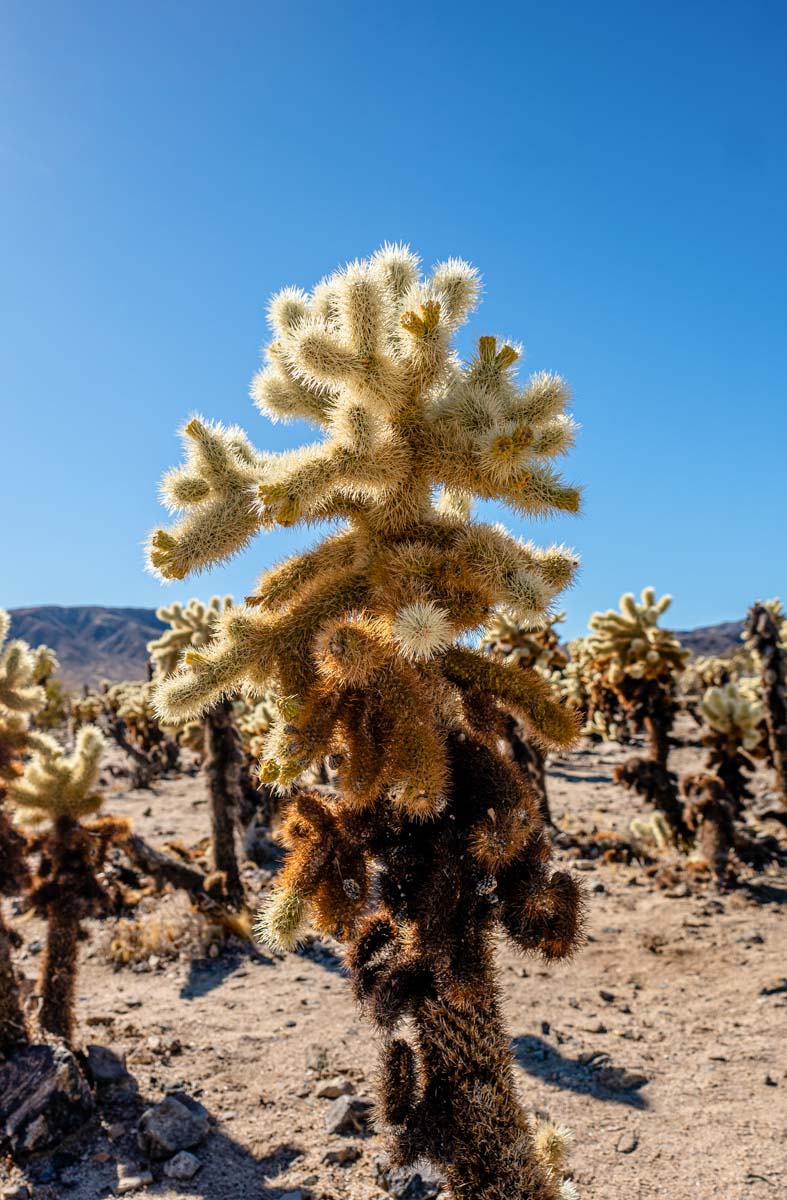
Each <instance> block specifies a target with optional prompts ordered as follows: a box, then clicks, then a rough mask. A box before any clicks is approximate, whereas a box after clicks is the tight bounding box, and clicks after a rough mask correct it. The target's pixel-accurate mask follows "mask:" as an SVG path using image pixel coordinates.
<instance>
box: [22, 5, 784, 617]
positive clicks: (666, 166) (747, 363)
mask: <svg viewBox="0 0 787 1200" xmlns="http://www.w3.org/2000/svg"><path fill="white" fill-rule="evenodd" d="M0 30H1V31H2V36H0V167H1V169H2V175H3V179H4V185H3V188H2V190H0V239H1V242H0V257H1V260H2V264H3V268H2V273H1V276H0V328H2V336H0V387H1V388H2V391H0V396H1V397H2V400H1V401H0V403H1V404H2V414H3V415H2V420H1V421H0V447H1V454H0V462H2V466H1V467H0V505H2V508H0V512H2V519H1V520H0V564H1V565H0V576H2V578H0V604H3V605H5V606H8V607H14V606H23V605H33V604H87V603H99V604H122V605H126V604H139V605H153V604H157V603H161V602H163V601H165V600H169V599H171V598H174V597H175V596H179V595H183V596H184V597H185V596H187V595H189V594H194V593H196V594H207V593H209V592H211V591H231V592H234V593H235V594H236V595H237V596H242V595H243V594H244V593H246V592H247V591H248V590H249V588H250V585H251V584H252V582H253V580H254V579H255V577H256V575H257V574H258V573H259V571H260V570H261V569H262V568H263V567H264V566H266V565H267V564H268V563H270V562H272V561H274V560H275V559H276V558H278V557H280V556H281V555H282V554H283V553H285V552H286V551H287V550H288V549H289V548H290V547H293V546H295V545H299V544H303V543H304V541H306V540H308V535H304V534H302V533H299V532H297V531H296V532H294V533H292V532H288V533H283V532H282V533H281V534H279V533H277V534H274V535H262V536H261V537H260V538H259V539H258V540H257V541H256V542H255V543H254V545H253V547H252V548H251V549H250V550H249V551H247V552H246V554H245V555H243V556H242V558H240V559H238V560H236V561H235V562H233V563H232V564H230V565H229V566H228V567H226V568H224V569H222V570H220V571H216V572H214V573H213V574H212V575H211V576H208V577H202V578H199V579H196V580H194V581H187V582H186V584H185V586H184V585H175V586H174V589H173V587H168V588H164V587H163V586H162V585H160V584H159V583H158V582H157V581H156V580H154V579H153V578H152V577H150V576H148V575H146V574H145V573H144V571H143V560H142V551H141V542H142V539H143V538H144V535H145V533H146V532H147V531H148V530H149V529H150V528H151V527H152V526H153V525H154V524H156V523H158V522H159V520H160V516H161V515H162V510H160V509H159V507H158V504H157V500H156V489H157V481H158V479H159V476H160V475H161V473H162V471H163V470H164V469H165V468H166V467H168V466H170V465H172V464H173V463H174V462H175V461H177V460H178V459H179V456H180V451H179V445H178V442H177V440H176V437H175V430H176V428H177V426H178V425H179V424H180V422H181V421H182V419H183V418H184V417H185V416H187V415H188V414H189V413H190V412H191V411H194V410H198V411H200V412H202V413H204V414H206V415H207V416H210V417H215V418H220V419H222V420H225V421H235V422H238V423H240V424H242V425H243V426H244V427H245V428H246V429H247V430H248V431H249V433H250V435H251V437H252V440H253V441H254V442H255V443H256V444H257V445H258V446H260V447H263V446H267V447H270V448H284V447H285V446H288V445H292V444H297V442H298V441H299V440H302V439H303V437H304V432H305V431H303V430H300V429H296V428H292V427H291V428H287V429H283V428H282V427H281V426H277V427H273V426H271V425H269V424H267V423H266V422H265V421H263V419H262V418H261V417H260V416H259V415H258V414H257V412H256V410H255V409H254V408H253V407H252V405H251V402H250V400H249V399H248V384H249V380H250V378H251V376H252V374H253V372H254V371H255V369H256V367H257V365H258V358H259V347H260V346H261V345H262V343H263V342H264V341H265V340H266V327H265V321H264V310H265V304H266V301H267V298H268V296H269V295H270V293H271V292H273V291H275V290H277V289H278V288H279V287H281V286H283V285H285V284H288V283H297V284H300V285H302V286H306V287H308V286H310V285H311V284H312V283H314V282H316V281H317V279H318V278H319V277H320V276H321V275H322V274H324V273H325V272H326V271H328V270H330V269H332V268H333V267H334V266H337V265H339V264H340V263H342V262H344V261H346V260H348V259H351V258H355V257H357V256H362V255H365V254H367V253H369V252H371V251H373V250H374V249H375V248H376V247H377V246H378V245H379V244H380V243H381V242H383V241H384V240H403V241H407V242H409V243H410V244H411V245H412V246H413V247H414V248H415V249H417V250H418V251H419V253H420V254H421V255H422V256H423V258H424V260H425V261H426V262H427V263H431V262H433V261H436V260H438V259H441V258H444V257H446V256H449V255H452V254H455V255H460V256H462V257H464V258H468V259H470V260H471V261H472V262H473V263H475V265H476V266H478V267H479V269H480V270H481V272H482V274H483V276H484V281H485V299H484V303H483V305H482V306H481V308H480V310H479V311H478V312H477V313H476V314H475V316H474V317H473V319H472V322H471V325H470V326H469V328H468V329H467V331H466V334H465V335H464V345H465V346H468V347H469V345H470V342H471V339H474V338H475V337H477V336H478V335H479V334H480V333H485V332H494V333H502V334H508V335H510V336H512V337H515V338H518V339H521V340H522V341H523V342H524V344H525V347H526V351H527V357H526V361H525V364H524V367H525V370H537V369H542V368H543V369H550V370H556V371H559V372H560V373H562V374H563V375H565V376H566V377H567V378H568V379H569V380H570V382H571V384H572V387H573V389H574V393H575V415H576V417H577V418H578V420H579V421H580V423H581V425H582V432H581V436H580V441H579V444H578V447H577V449H576V450H575V451H574V453H573V454H572V457H571V460H570V463H569V465H568V474H569V475H570V476H571V477H572V478H573V479H574V480H576V481H579V482H581V483H582V484H584V486H585V499H584V514H583V515H582V517H580V518H578V519H577V518H572V519H570V520H561V521H559V522H554V523H553V522H550V523H547V524H545V525H543V526H539V527H537V528H536V529H535V531H534V533H535V536H536V537H538V538H539V539H542V540H552V539H554V538H558V539H561V540H563V539H565V540H568V541H570V543H571V544H573V545H574V546H575V547H576V548H577V549H578V551H579V552H580V554H581V556H582V560H583V570H582V576H581V579H580V582H579V584H578V586H577V587H576V588H575V589H574V590H573V591H572V592H571V593H570V594H569V595H568V597H567V602H566V606H567V608H568V611H569V622H568V626H567V628H568V631H569V632H570V633H575V632H579V631H581V629H582V628H583V627H584V625H585V622H586V619H587V615H588V614H589V613H590V611H591V610H593V609H594V608H598V607H604V608H605V607H607V606H608V605H610V604H612V603H614V602H615V601H616V599H617V597H618V595H619V593H620V592H621V591H624V590H629V589H631V590H639V588H641V587H642V586H643V585H645V584H650V583H652V584H653V585H654V586H655V587H656V588H657V589H658V590H659V591H671V592H672V593H673V594H674V596H675V603H674V607H673V610H672V623H673V624H674V625H676V626H677V627H679V628H686V627H690V626H693V625H698V624H707V623H712V622H715V621H718V620H723V619H729V618H732V617H735V616H739V615H741V614H742V613H743V611H744V610H745V608H746V606H747V604H748V603H749V602H750V601H751V600H752V599H754V598H755V597H757V596H761V597H767V596H771V595H775V594H779V593H781V595H782V596H784V595H785V593H787V534H786V533H785V529H787V521H785V503H784V490H785V470H784V464H785V446H787V417H785V402H784V400H785V383H784V343H785V338H784V333H785V328H786V327H787V321H786V319H785V318H786V317H787V312H786V311H785V310H786V305H785V279H786V278H787V272H786V271H785V268H786V267H787V237H786V235H785V220H784V218H785V184H786V183H787V156H786V154H785V150H786V148H787V146H786V143H787V132H786V131H787V121H786V120H785V117H786V116H787V104H786V103H785V102H786V101H787V85H786V84H785V73H784V61H785V53H786V52H787V9H785V6H784V5H783V4H781V3H778V2H774V3H758V2H756V0H753V2H747V3H745V4H744V3H737V4H729V3H724V2H714V3H691V2H688V3H664V4H660V5H644V4H631V3H605V2H603V0H600V2H599V3H598V4H594V5H588V4H585V3H580V2H575V3H555V4H552V5H544V4H531V3H517V4H497V5H495V4H491V5H486V6H481V7H479V6H478V5H470V4H465V3H453V4H447V3H435V4H425V5H423V6H422V7H415V8H413V7H412V6H410V5H401V4H397V5H392V4H387V3H384V2H383V3H380V4H378V5H369V4H367V3H346V4H345V3H339V4H337V5H325V4H318V3H312V2H308V0H307V2H304V3H300V4H298V5H289V6H285V5H281V4H276V5H273V4H269V3H266V2H263V0H260V2H258V3H246V2H243V0H233V3H232V4H228V5H220V4H218V3H215V0H214V2H213V3H203V2H202V0H188V2H186V0H168V2H167V3H164V4H162V3H159V2H155V3H153V2H151V0H134V2H133V3H131V2H130V0H118V2H117V3H113V4H106V3H104V2H102V3H95V2H93V0H74V2H73V3H69V4H64V3H61V2H60V0H58V2H52V0H34V2H33V3H30V2H29V0H4V3H3V5H2V9H0ZM307 436H308V435H307ZM509 524H511V525H512V526H513V527H515V528H517V529H518V530H521V531H524V529H525V526H523V525H521V524H519V523H517V522H514V521H509Z"/></svg>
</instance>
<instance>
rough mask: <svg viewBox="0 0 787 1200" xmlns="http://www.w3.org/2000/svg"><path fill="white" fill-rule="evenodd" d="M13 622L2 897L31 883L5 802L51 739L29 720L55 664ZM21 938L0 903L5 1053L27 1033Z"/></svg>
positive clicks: (1, 670)
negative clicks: (19, 966)
mask: <svg viewBox="0 0 787 1200" xmlns="http://www.w3.org/2000/svg"><path fill="white" fill-rule="evenodd" d="M9 624H10V618H9V616H8V613H7V612H6V611H5V609H0V897H2V896H5V895H13V894H15V893H19V892H20V891H22V890H23V889H24V888H25V887H26V886H27V884H28V883H29V875H28V869H27V863H26V855H27V852H28V845H27V840H26V839H25V838H24V836H23V835H22V834H21V833H20V832H19V831H18V830H16V829H14V828H13V826H12V824H11V822H10V820H9V818H8V815H7V814H6V812H5V811H4V807H3V805H4V801H5V798H6V795H7V792H8V788H9V787H10V786H11V785H12V784H14V783H15V782H17V781H18V780H19V779H20V777H21V775H22V773H23V771H24V763H25V759H26V756H27V755H29V754H30V753H31V751H33V750H34V749H35V748H36V747H43V746H46V745H47V744H48V741H47V739H46V738H45V737H43V736H42V735H41V734H39V733H37V732H35V731H34V730H32V729H31V728H30V722H31V719H32V718H33V717H34V716H35V715H36V714H37V713H39V712H40V711H41V710H42V709H43V707H44V705H45V704H46V693H45V690H44V688H43V686H42V685H41V673H42V670H43V669H44V668H49V669H50V670H52V669H54V667H55V666H56V663H55V660H54V658H53V656H52V655H51V652H50V651H48V650H47V648H46V647H43V648H42V652H41V653H40V654H39V653H38V652H37V651H35V650H31V648H30V647H29V646H28V645H27V643H26V642H23V641H21V640H20V639H15V640H13V641H10V642H8V641H7V640H6V639H7V636H8V628H9ZM17 940H18V939H17V936H16V934H15V933H14V931H13V930H12V929H11V928H10V927H9V926H8V925H7V924H6V922H5V921H4V919H3V911H2V906H1V905H0V1054H7V1053H8V1052H9V1051H10V1050H11V1049H12V1048H13V1047H14V1046H15V1045H16V1044H18V1043H19V1042H21V1041H24V1040H25V1038H26V1036H27V1031H26V1025H25V1020H24V1015H23V1012H22V1004H21V1000H20V995H19V986H18V981H17V977H16V972H15V970H14V964H13V957H12V950H13V948H14V947H15V945H16V944H17Z"/></svg>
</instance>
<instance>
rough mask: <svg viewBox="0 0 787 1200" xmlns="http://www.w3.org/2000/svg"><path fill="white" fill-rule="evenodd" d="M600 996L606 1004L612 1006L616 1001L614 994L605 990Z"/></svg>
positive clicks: (602, 990)
mask: <svg viewBox="0 0 787 1200" xmlns="http://www.w3.org/2000/svg"><path fill="white" fill-rule="evenodd" d="M599 996H600V997H601V999H602V1000H603V1001H604V1003H605V1004H612V1002H613V1001H614V999H615V993H614V992H605V991H604V989H603V988H602V989H601V991H600V992H599Z"/></svg>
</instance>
